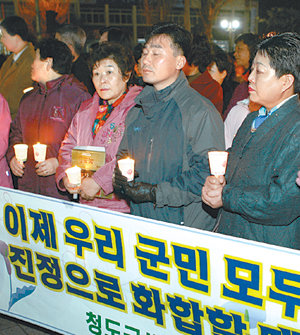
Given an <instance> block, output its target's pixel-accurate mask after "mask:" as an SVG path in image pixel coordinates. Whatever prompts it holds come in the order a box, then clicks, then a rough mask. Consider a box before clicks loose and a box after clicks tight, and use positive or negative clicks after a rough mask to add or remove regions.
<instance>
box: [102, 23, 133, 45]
mask: <svg viewBox="0 0 300 335" xmlns="http://www.w3.org/2000/svg"><path fill="white" fill-rule="evenodd" d="M105 32H107V42H116V43H120V44H122V45H124V46H126V47H128V48H132V47H133V41H132V38H131V36H130V34H129V32H128V31H127V30H126V29H124V28H120V27H115V26H109V27H105V28H104V29H103V30H101V33H100V34H101V35H102V34H104V33H105Z"/></svg>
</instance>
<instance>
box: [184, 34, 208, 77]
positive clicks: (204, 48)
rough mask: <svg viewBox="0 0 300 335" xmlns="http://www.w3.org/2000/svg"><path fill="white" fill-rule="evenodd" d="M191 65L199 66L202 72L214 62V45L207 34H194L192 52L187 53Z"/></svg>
mask: <svg viewBox="0 0 300 335" xmlns="http://www.w3.org/2000/svg"><path fill="white" fill-rule="evenodd" d="M187 62H188V63H189V65H195V66H198V68H199V71H200V72H205V70H206V68H207V66H208V65H209V64H210V63H211V62H212V45H211V43H210V42H209V40H208V38H207V36H206V35H201V34H197V33H196V34H194V35H193V41H192V45H191V49H190V53H189V54H188V55H187Z"/></svg>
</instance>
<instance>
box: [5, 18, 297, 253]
mask: <svg viewBox="0 0 300 335" xmlns="http://www.w3.org/2000/svg"><path fill="white" fill-rule="evenodd" d="M0 29H1V42H2V43H3V45H4V46H5V48H6V49H7V50H8V51H9V52H10V55H9V56H8V57H7V58H6V59H5V60H4V61H3V63H2V64H1V67H0V119H1V122H0V125H1V139H0V145H1V147H0V164H1V165H0V166H1V167H2V168H1V169H0V185H1V186H5V187H15V188H18V189H19V190H22V191H25V192H32V193H36V194H41V195H45V196H51V197H55V198H59V199H64V200H67V201H73V198H72V196H73V194H79V201H80V202H81V203H84V204H87V205H91V206H96V207H99V208H106V209H110V210H114V211H119V212H124V213H131V214H133V215H138V216H143V217H147V218H151V219H156V220H161V221H165V222H170V223H174V224H184V225H186V226H189V227H193V228H198V229H205V230H210V231H215V232H219V233H223V234H228V235H233V236H237V237H242V238H247V239H253V240H257V241H260V242H267V243H271V244H276V245H280V246H285V247H290V248H295V249H300V226H299V221H300V206H299V204H300V189H299V187H298V186H297V183H298V184H300V182H299V178H298V179H297V183H296V177H297V172H298V170H299V168H300V150H299V149H300V107H299V96H298V94H299V79H300V78H299V71H300V37H299V35H298V34H297V33H283V34H279V35H275V36H272V37H268V38H265V39H260V38H259V36H257V35H255V34H252V33H244V34H242V35H240V36H238V38H237V39H236V41H235V52H234V53H228V52H226V51H224V50H223V49H222V48H220V47H219V46H217V45H216V44H214V43H212V42H211V41H209V40H208V38H207V37H206V36H204V35H201V34H198V33H197V32H194V33H193V34H191V33H190V32H188V31H187V30H185V29H184V28H183V27H181V26H179V25H177V24H174V23H159V24H156V25H154V26H153V27H152V29H151V31H150V32H149V34H147V36H145V43H143V44H141V43H139V44H137V45H134V43H133V41H132V39H131V36H130V34H128V33H127V32H126V31H124V30H122V29H120V28H117V27H107V28H105V29H104V30H103V31H101V33H100V38H99V40H96V41H93V43H87V41H86V32H85V31H84V30H83V29H82V28H81V27H79V26H75V25H72V24H67V25H62V26H60V27H59V28H58V29H57V31H56V32H55V34H54V35H53V36H49V37H47V38H45V39H42V40H40V41H38V42H36V43H34V45H33V43H32V42H30V41H29V39H30V38H29V31H28V27H27V25H26V23H25V21H24V19H22V18H21V17H18V16H11V17H7V18H5V19H4V20H3V21H2V22H1V23H0ZM37 142H39V143H43V144H46V145H47V156H46V159H45V160H44V161H41V162H37V161H36V160H35V157H34V152H33V145H34V144H35V143H37ZM20 143H25V144H27V145H28V156H27V160H26V162H23V161H20V160H18V159H17V158H16V155H15V151H14V145H15V144H20ZM75 146H102V147H104V148H105V150H106V158H105V164H104V165H103V166H102V167H101V168H99V169H98V170H97V171H96V172H95V173H94V174H93V175H89V176H85V177H84V178H83V179H82V181H81V184H80V185H74V184H72V183H70V180H69V179H68V177H67V175H66V172H65V171H66V169H67V168H69V167H71V166H72V149H73V148H74V147H75ZM225 149H226V150H228V152H229V160H228V168H227V172H226V175H225V176H218V177H214V176H210V170H209V161H208V152H209V151H214V150H217V151H224V150H225ZM124 157H131V158H133V159H134V160H135V178H134V180H133V181H130V182H129V181H128V180H127V178H126V177H124V176H123V175H122V173H121V171H120V170H119V168H118V165H117V160H118V159H122V158H124ZM299 176H300V174H299Z"/></svg>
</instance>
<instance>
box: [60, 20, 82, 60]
mask: <svg viewBox="0 0 300 335" xmlns="http://www.w3.org/2000/svg"><path fill="white" fill-rule="evenodd" d="M56 32H57V33H58V34H59V35H60V36H61V38H62V40H63V42H65V43H66V44H70V45H72V46H73V48H74V50H75V52H76V53H77V55H80V54H81V53H82V51H83V48H84V44H85V41H86V33H85V31H84V30H83V29H82V28H81V27H79V26H76V25H74V24H64V25H62V26H60V27H59V28H58V29H57V30H56Z"/></svg>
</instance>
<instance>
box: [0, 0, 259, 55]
mask: <svg viewBox="0 0 300 335" xmlns="http://www.w3.org/2000/svg"><path fill="white" fill-rule="evenodd" d="M24 1H25V0H24ZM24 1H23V2H24ZM41 1H43V0H39V1H37V0H26V3H31V2H32V5H34V4H35V6H36V4H37V3H41ZM51 1H52V2H55V0H49V1H47V3H51ZM64 2H65V3H66V5H68V6H69V13H68V15H67V18H66V21H68V22H73V23H76V24H79V25H81V26H82V27H83V28H84V29H85V30H86V32H87V33H89V32H94V31H96V30H101V29H103V28H104V27H107V26H111V25H113V26H121V27H123V28H124V29H127V30H128V31H129V32H130V33H132V36H133V39H134V40H135V41H136V42H137V41H138V40H139V39H143V37H144V35H145V33H146V31H147V28H148V27H149V26H151V25H152V24H153V23H156V22H158V21H173V22H176V23H179V24H182V25H184V26H185V27H186V28H190V29H199V30H201V29H202V28H203V23H202V21H201V14H202V13H203V12H204V11H205V8H206V7H207V6H208V5H209V3H210V2H211V1H210V0H206V3H207V5H206V7H203V8H201V7H199V6H200V5H199V4H200V3H203V1H199V0H190V2H189V4H188V6H187V3H188V1H184V0H177V1H164V2H161V3H163V4H164V6H157V5H152V6H151V5H149V3H154V2H149V1H133V0H123V1H120V0H119V1H114V0H112V1H101V0H65V1H63V0H61V1H60V5H61V4H62V3H64ZM20 3H22V0H18V1H17V0H10V1H8V0H3V1H1V5H0V18H1V17H2V18H3V17H5V16H9V15H15V14H17V15H21V14H20V13H19V8H20ZM258 3H259V0H232V1H229V2H228V3H227V4H225V5H224V6H222V7H221V9H220V11H218V12H217V15H216V17H215V18H213V19H212V20H211V21H212V24H211V27H210V32H211V35H212V36H210V37H212V39H213V40H214V41H216V42H217V43H218V44H219V45H220V46H222V47H223V48H224V49H227V50H229V49H231V50H232V48H233V41H234V38H235V37H236V36H237V35H238V34H240V33H242V32H252V33H257V32H258V10H259V5H258ZM40 6H41V5H40ZM204 17H205V20H207V15H204ZM222 20H223V22H224V20H227V22H228V25H227V26H226V27H225V26H224V28H222V27H221V21H222ZM233 22H235V23H237V22H238V23H239V24H238V26H236V25H233V24H232V23H233Z"/></svg>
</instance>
